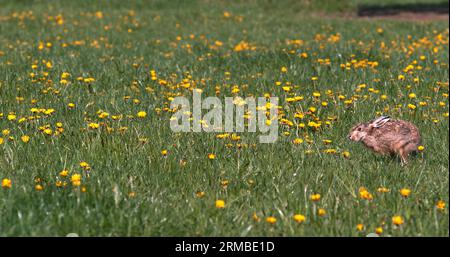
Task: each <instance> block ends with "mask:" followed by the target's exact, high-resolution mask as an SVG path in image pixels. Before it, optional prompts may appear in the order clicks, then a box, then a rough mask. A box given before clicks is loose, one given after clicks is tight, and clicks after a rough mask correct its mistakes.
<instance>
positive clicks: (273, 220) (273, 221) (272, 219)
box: [266, 216, 277, 224]
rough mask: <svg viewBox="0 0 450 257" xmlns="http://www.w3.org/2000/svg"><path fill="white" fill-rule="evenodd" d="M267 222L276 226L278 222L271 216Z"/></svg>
mask: <svg viewBox="0 0 450 257" xmlns="http://www.w3.org/2000/svg"><path fill="white" fill-rule="evenodd" d="M266 222H267V223H270V224H275V223H276V222H277V218H275V217H273V216H269V217H267V218H266Z"/></svg>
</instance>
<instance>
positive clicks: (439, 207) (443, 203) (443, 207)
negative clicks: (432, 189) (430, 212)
mask: <svg viewBox="0 0 450 257" xmlns="http://www.w3.org/2000/svg"><path fill="white" fill-rule="evenodd" d="M436 208H438V209H439V210H444V209H445V202H444V201H443V200H439V201H438V202H437V204H436Z"/></svg>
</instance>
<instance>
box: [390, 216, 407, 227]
mask: <svg viewBox="0 0 450 257" xmlns="http://www.w3.org/2000/svg"><path fill="white" fill-rule="evenodd" d="M392 223H393V224H394V225H397V226H400V225H402V224H403V223H405V221H404V220H403V218H402V216H399V215H397V216H394V217H392Z"/></svg>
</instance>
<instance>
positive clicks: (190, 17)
mask: <svg viewBox="0 0 450 257" xmlns="http://www.w3.org/2000/svg"><path fill="white" fill-rule="evenodd" d="M126 2H127V1H118V0H117V1H116V0H113V1H83V0H79V1H69V0H65V1H25V0H22V1H1V2H0V132H1V134H0V180H1V182H2V187H0V236H65V235H67V234H68V233H77V234H78V235H80V236H365V235H367V234H368V233H373V232H377V233H379V234H380V235H381V236H448V235H449V213H448V206H447V205H448V200H449V169H448V165H449V136H448V133H449V121H448V114H449V110H448V94H449V84H448V80H449V73H448V68H449V67H448V66H449V48H448V38H449V28H448V21H405V20H403V21H396V20H382V19H376V20H368V19H361V20H359V19H344V18H339V16H340V15H339V13H340V12H341V11H342V10H343V9H345V10H353V8H355V6H357V4H358V3H361V2H363V3H377V2H379V1H356V0H353V1H348V2H347V3H346V4H345V6H342V5H340V4H339V2H341V1H317V2H318V3H317V2H315V1H314V2H315V3H314V4H311V2H313V1H269V0H264V1H208V0H197V1H163V0H157V1H143V0H142V1H133V3H132V4H126ZM381 2H386V1H381ZM397 2H413V3H414V2H418V1H397ZM425 2H440V1H425ZM321 6H327V7H326V8H324V9H321ZM326 13H330V15H327V14H326ZM319 14H321V15H319ZM328 16H329V17H328ZM193 88H200V89H202V90H203V97H207V96H216V95H218V96H219V97H220V98H222V97H225V96H241V97H245V96H250V95H252V96H258V97H259V96H264V95H265V94H266V95H271V96H277V97H279V99H280V100H279V106H280V109H279V110H280V111H279V124H280V125H279V138H278V140H277V141H276V142H275V143H273V144H261V143H259V141H258V137H257V136H258V135H259V134H255V133H247V132H244V133H235V134H232V133H230V134H226V135H225V134H224V133H174V132H172V131H171V129H170V126H169V120H170V117H171V116H172V114H173V113H172V112H171V110H170V108H169V107H170V101H171V99H173V97H175V96H179V95H184V96H189V95H190V94H191V92H192V91H191V90H192V89H193ZM138 113H139V115H138ZM144 114H145V115H144ZM380 114H386V115H390V116H392V117H394V118H398V119H405V120H408V121H411V122H413V123H415V124H416V125H417V126H418V128H419V129H420V131H421V133H422V138H423V146H424V150H423V151H421V152H420V153H419V154H417V155H416V156H414V157H412V158H411V160H410V163H409V164H408V165H407V166H404V167H403V166H402V165H401V164H400V161H399V160H398V159H397V158H391V157H387V156H380V155H376V154H374V153H372V152H370V151H368V150H367V149H366V148H365V147H364V146H363V145H362V144H360V143H354V142H350V141H349V140H348V139H347V138H346V136H347V134H348V132H349V130H350V128H351V127H352V126H353V125H354V124H355V123H358V122H362V121H368V120H370V119H372V118H375V117H377V116H378V115H380ZM211 154H213V155H214V158H212V157H213V155H211ZM319 196H320V197H319ZM217 200H222V201H223V202H220V201H219V202H217ZM221 203H224V204H225V205H224V206H223V207H224V208H218V207H221V206H220V204H221ZM216 204H218V205H219V206H216ZM296 215H297V216H296ZM300 215H302V216H300ZM294 217H295V218H294ZM303 218H304V220H303ZM393 218H394V219H393Z"/></svg>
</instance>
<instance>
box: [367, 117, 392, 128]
mask: <svg viewBox="0 0 450 257" xmlns="http://www.w3.org/2000/svg"><path fill="white" fill-rule="evenodd" d="M390 119H391V118H390V117H389V116H381V117H378V118H376V119H375V120H374V121H372V122H371V123H370V125H369V126H371V127H373V128H379V127H382V126H383V125H384V124H385V123H386V122H388V121H389V120H390Z"/></svg>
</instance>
